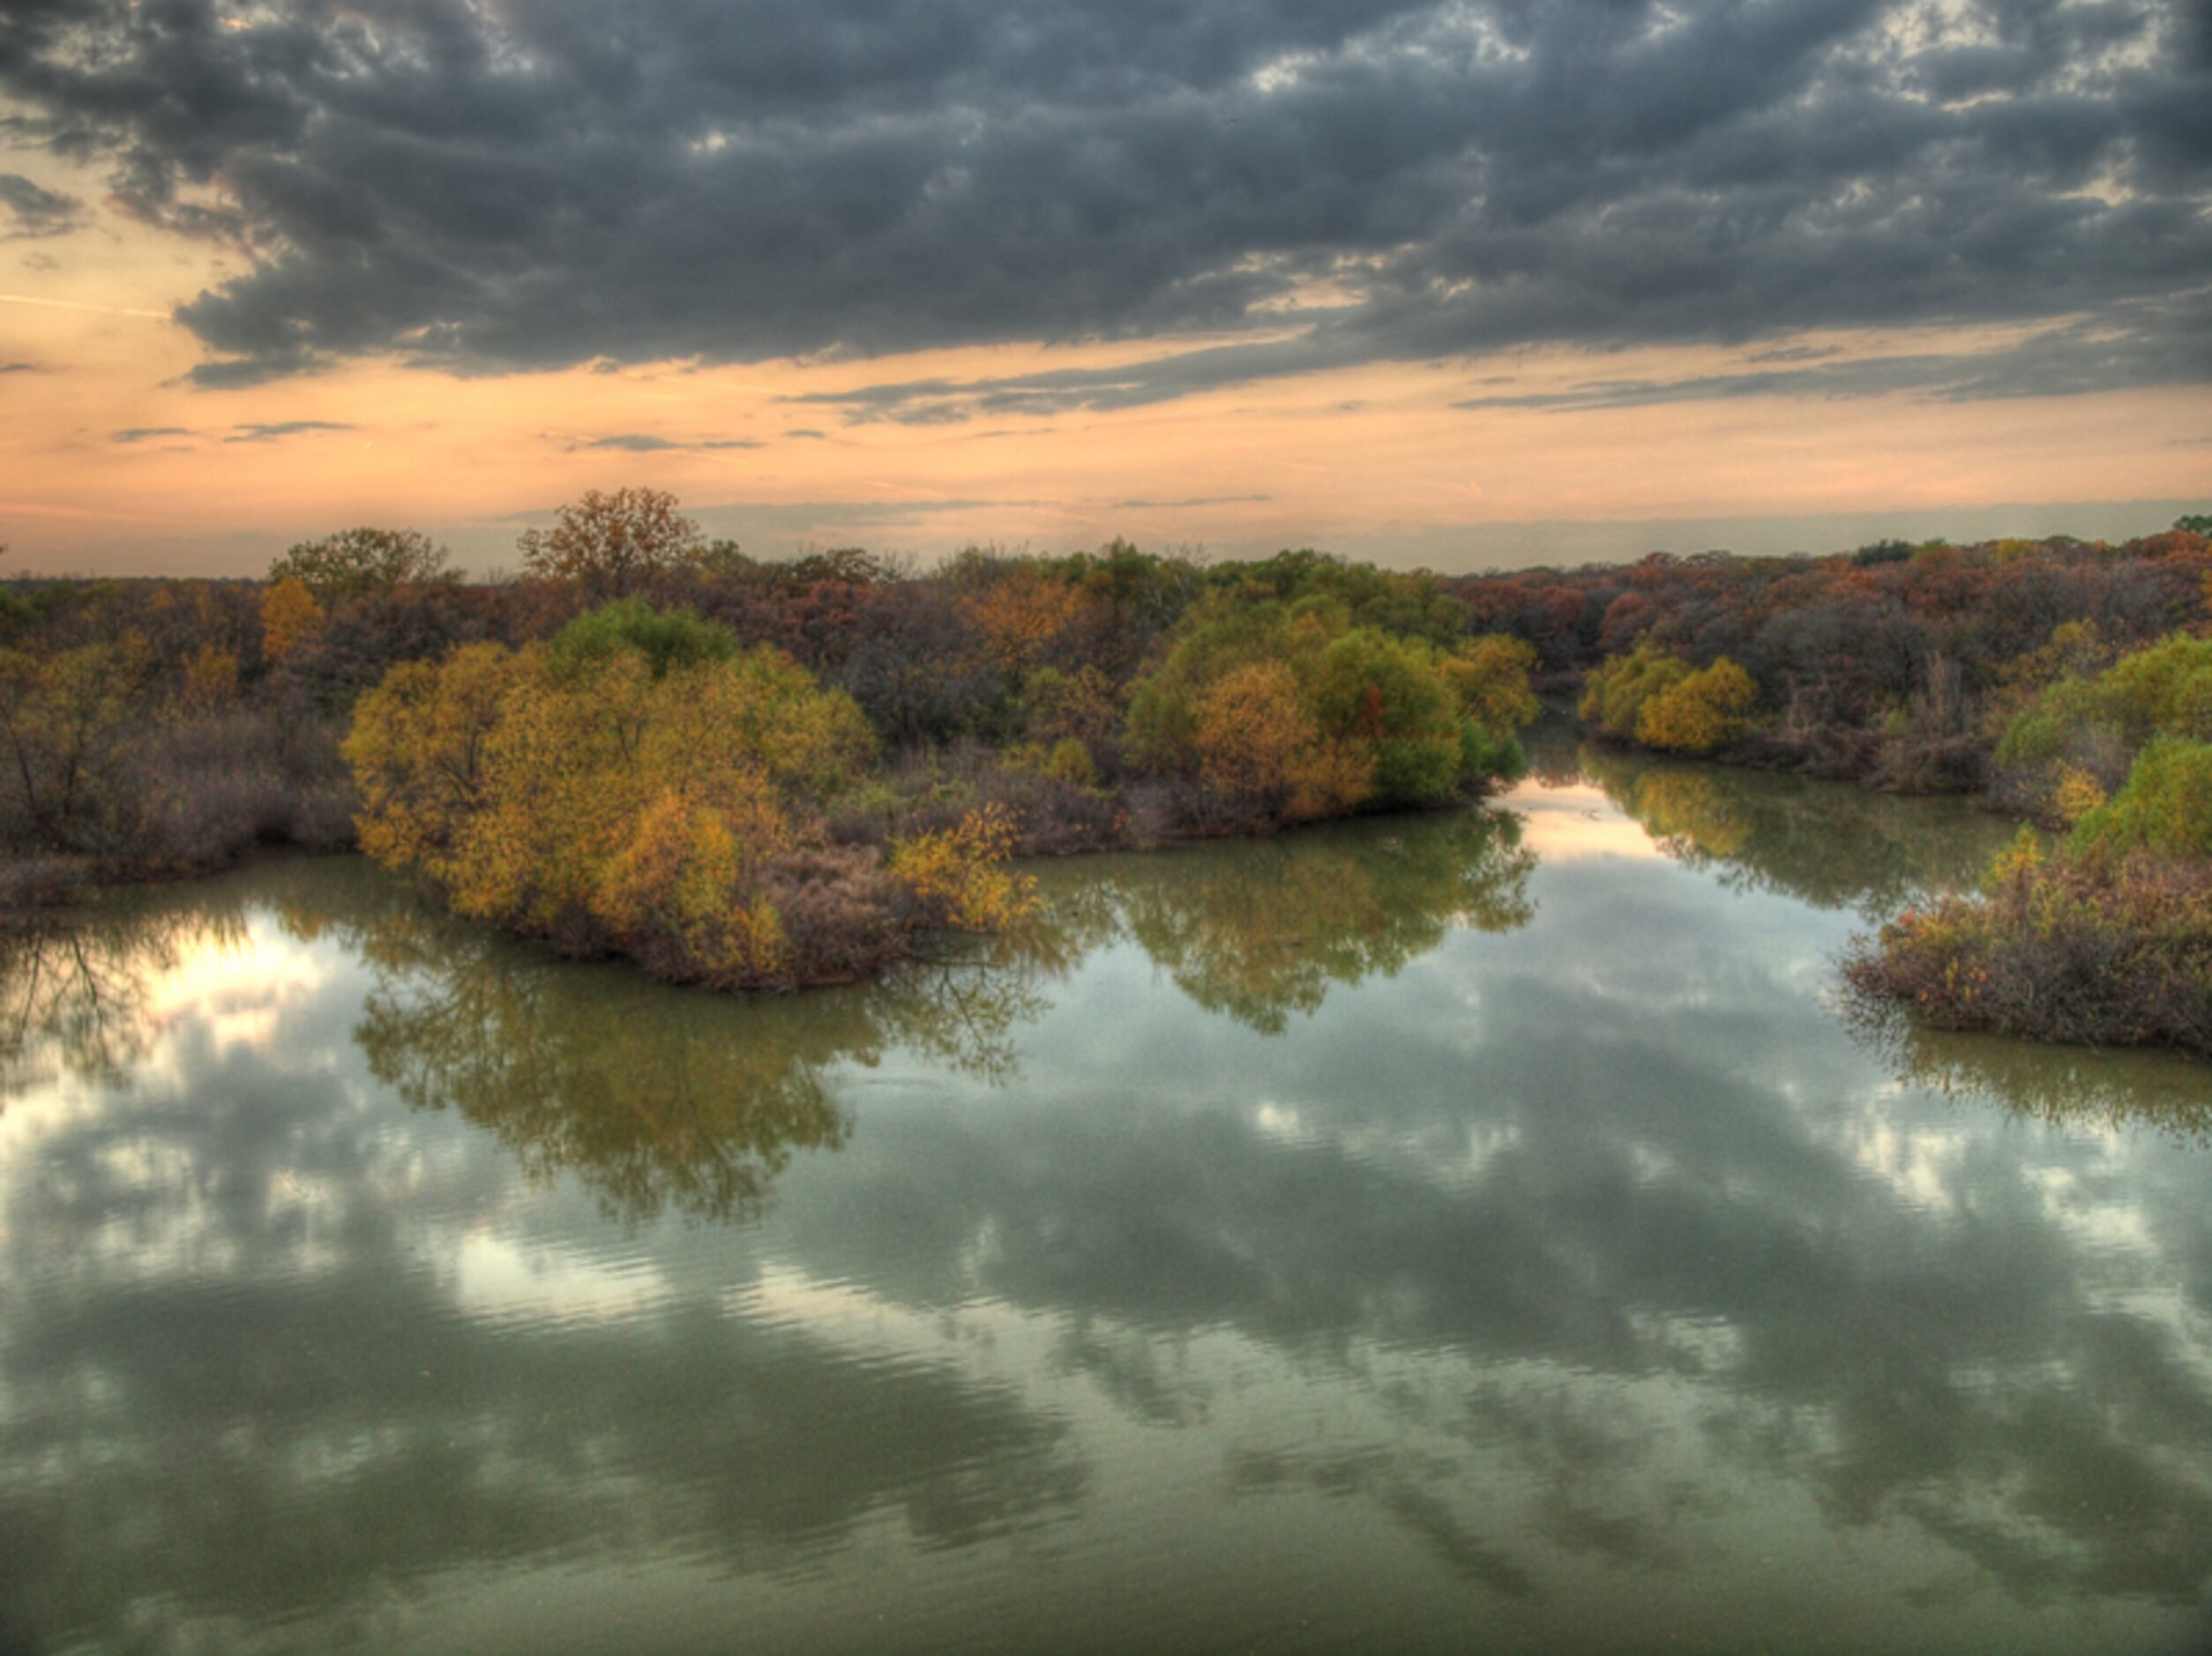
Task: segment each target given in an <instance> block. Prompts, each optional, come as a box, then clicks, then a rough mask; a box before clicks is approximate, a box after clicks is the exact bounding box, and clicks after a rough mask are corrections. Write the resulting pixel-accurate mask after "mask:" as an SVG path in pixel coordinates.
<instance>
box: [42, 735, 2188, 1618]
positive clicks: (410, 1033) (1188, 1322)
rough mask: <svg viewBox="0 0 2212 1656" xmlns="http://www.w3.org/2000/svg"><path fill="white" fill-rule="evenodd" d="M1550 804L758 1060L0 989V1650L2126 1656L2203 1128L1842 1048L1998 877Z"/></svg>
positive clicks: (781, 1039)
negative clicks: (1854, 937) (1931, 936)
mask: <svg viewBox="0 0 2212 1656" xmlns="http://www.w3.org/2000/svg"><path fill="white" fill-rule="evenodd" d="M1594 764H1595V772H1584V773H1581V774H1575V773H1573V772H1572V769H1571V766H1569V765H1566V763H1564V762H1562V763H1558V764H1555V766H1554V768H1553V769H1552V771H1551V772H1550V774H1551V780H1550V781H1549V782H1547V783H1543V784H1533V785H1531V786H1529V787H1526V788H1524V789H1522V790H1521V792H1520V793H1519V794H1516V795H1515V796H1514V797H1513V799H1512V800H1511V801H1510V802H1508V809H1506V810H1505V811H1501V812H1498V813H1491V814H1486V815H1474V816H1461V817H1426V818H1420V819H1399V820H1393V821H1387V822H1377V823H1371V824H1359V825H1356V826H1351V827H1346V828H1341V829H1334V830H1327V831H1319V832H1311V833H1306V834H1301V835H1297V836H1293V837H1289V838H1286V839H1282V840H1280V841H1276V842H1272V843H1267V844H1257V845H1223V846H1215V847H1203V848H1197V849H1191V850H1184V851H1177V852H1173V853H1169V854H1161V855H1157V856H1153V857H1147V858H1136V857H1115V858H1103V859H1092V860H1086V861H1080V862H1067V863H1064V864H1058V865H1054V866H1050V867H1048V868H1046V869H1043V870H1042V876H1043V879H1044V882H1045V884H1046V886H1047V888H1048V890H1049V891H1050V894H1051V896H1052V897H1053V899H1054V902H1055V915H1056V918H1055V921H1054V923H1053V924H1052V925H1051V926H1050V927H1049V928H1047V929H1045V930H1044V932H1043V933H1042V935H1040V936H1037V937H1036V938H1035V939H1033V940H1032V941H1031V942H1030V943H1029V944H1028V945H1027V946H1026V947H1025V948H1024V949H1022V950H1021V951H1020V952H1019V953H1018V954H1015V955H1013V956H1010V957H1008V958H1005V959H998V960H995V961H981V960H974V959H950V960H945V961H942V962H938V963H936V964H933V965H930V966H926V967H923V968H922V969H920V970H918V971H916V972H915V973H912V974H911V975H909V976H908V977H907V978H906V979H904V980H902V981H900V982H898V983H896V984H893V985H890V986H886V987H883V988H875V989H867V990H855V991H849V992H848V991H837V992H828V993H822V994H818V995H812V996H803V997H799V998H796V999H791V1000H787V1001H782V1002H777V1003H755V1004H746V1003H737V1002H732V1001H725V1000H718V999H714V998H713V997H709V996H700V995H695V994H686V993H680V992H672V991H669V990H665V989H660V988H654V987H653V986H651V985H648V984H646V983H644V982H642V981H639V979H638V978H636V977H635V976H634V975H633V974H631V973H629V972H627V971H625V970H624V969H622V968H620V967H615V966H564V965H557V964H553V963H550V962H548V961H546V960H544V959H542V958H540V957H538V956H536V955H534V954H533V953H532V952H530V951H527V950H522V949H518V948H514V947H511V946H508V945H504V944H497V943H495V942H493V941H491V940H489V939H488V938H486V937H485V936H482V934H480V933H478V932H475V931H474V930H472V929H468V928H467V927H463V926H457V925H455V924H452V923H451V922H449V921H443V920H441V919H438V918H437V917H436V916H435V915H433V914H430V912H428V911H426V910H425V909H424V907H423V906H422V905H421V904H420V903H419V902H417V901H416V900H415V899H413V898H411V897H410V896H409V895H408V893H407V891H405V890H404V889H403V888H401V887H400V886H398V885H396V884H393V883H392V882H390V881H388V880H386V879H385V878H384V877H382V876H379V875H377V873H375V872H374V871H373V870H371V869H368V868H366V867H365V866H363V865H362V864H360V863H357V862H280V863H274V864H271V865H267V866H265V867H261V868H258V869H252V870H250V871H248V872H245V873H243V874H241V875H239V876H235V877H232V878H228V879H226V880H221V881H217V882H213V883H210V884H201V885H197V886H192V887H190V888H183V889H180V890H176V891H167V892H155V893H144V894H139V895H138V896H137V897H134V898H133V899H131V900H129V901H127V902H123V903H118V904H116V905H115V906H113V907H112V909H111V910H110V911H109V912H108V914H107V915H106V917H105V918H104V919H103V920H102V921H101V922H100V923H98V924H95V925H92V926H88V927H86V928H85V929H82V930H80V931H78V932H77V933H75V934H73V935H71V936H67V937H64V938H60V939H56V940H52V941H50V942H49V943H48V944H45V945H43V946H41V948H39V949H37V950H34V951H17V952H16V953H15V954H14V955H12V956H11V957H9V958H8V959H7V961H6V964H5V965H4V966H0V1018H4V1019H5V1020H6V1023H5V1025H4V1032H5V1033H0V1044H4V1043H6V1042H8V1041H12V1043H13V1045H14V1048H15V1049H14V1050H13V1052H12V1053H11V1054H10V1055H9V1056H7V1058H6V1059H5V1062H4V1065H0V1103H4V1113H0V1652H6V1656H22V1653H24V1652H41V1653H44V1652H63V1651H73V1650H78V1649H91V1650H126V1651H137V1650H148V1651H172V1650H177V1651H200V1650H206V1651H225V1652H228V1651H252V1650H287V1651H291V1650H298V1651H317V1652H321V1651H337V1650H349V1649H355V1648H362V1649H375V1650H395V1651H426V1652H447V1651H450V1652H508V1651H512V1652H568V1651H573V1652H597V1651H616V1650H620V1651H626V1652H627V1651H724V1650H737V1649H761V1650H796V1649H852V1650H863V1649H864V1650H875V1649H882V1648H922V1647H934V1648H941V1649H947V1650H960V1651H969V1650H990V1649H1013V1650H1040V1649H1053V1650H1059V1649H1071V1650H1086V1649H1108V1650H1113V1649H1119V1650H1144V1651H1164V1650H1183V1649H1207V1650H1212V1649H1253V1650H1266V1651H1276V1650H1283V1649H1298V1648H1315V1649H1351V1648H1360V1649H1372V1650H1414V1649H1424V1648H1427V1649H1447V1650H1468V1649H1478V1648H1479V1649H1491V1650H1529V1649H1533V1650H1571V1651H1646V1650H1652V1649H1663V1648H1670V1647H1678V1648H1681V1649H1685V1650H1702V1651H1737V1650H1745V1651H1748V1650H1786V1651H1792V1652H1799V1651H1900V1650H1989V1651H2005V1652H2024V1651H2054V1652H2056V1651H2063V1652H2087V1651H2122V1652H2125V1651H2134V1650H2163V1649H2168V1648H2171V1649H2177V1650H2178V1649H2186V1648H2193V1647H2194V1645H2195V1643H2196V1642H2197V1641H2199V1640H2201V1638H2202V1637H2204V1636H2205V1634H2206V1632H2207V1630H2208V1628H2212V1622H2208V1620H2207V1618H2206V1606H2205V1598H2204V1595H2205V1593H2206V1592H2207V1588H2208V1584H2212V1152H2208V1151H2207V1150H2206V1148H2205V1147H2204V1144H2203V1140H2204V1138H2205V1130H2206V1127H2207V1124H2208V1123H2212V1107H2208V1105H2207V1102H2206V1099H2207V1095H2208V1093H2212V1073H2208V1072H2207V1071H2206V1070H2202V1069H2199V1068H2193V1067H2191V1066H2188V1065H2186V1064H2177V1063H2166V1062H2160V1061H2155V1060H2144V1059H2141V1058H2137V1059H2120V1058H2115V1057H2103V1058H2099V1057H2094V1056H2081V1055H2078V1054H2067V1053H2062V1052H2058V1051H2053V1050H2049V1049H2040V1048H2029V1047H2023V1046H2018V1045H2014V1044H2010V1043H2006V1042H2001V1041H1963V1040H1956V1039H1953V1040H1938V1039H1930V1038H1926V1037H1921V1038H1918V1039H1915V1038H1913V1037H1911V1036H1909V1034H1901V1033H1899V1032H1896V1031H1894V1030H1893V1031H1891V1032H1888V1033H1887V1034H1886V1035H1885V1034H1883V1033H1881V1032H1871V1033H1869V1032H1857V1031H1854V1029H1853V1028H1851V1027H1850V1026H1849V1025H1848V1023H1847V1021H1846V1020H1845V1018H1843V1017H1842V1016H1841V1014H1840V1013H1839V1011H1838V1010H1837V1008H1836V1007H1835V1004H1834V1003H1833V1002H1832V1000H1831V998H1830V988H1831V983H1832V975H1831V970H1830V963H1831V959H1832V956H1833V954H1834V952H1835V951H1836V950H1837V949H1838V948H1840V947H1841V945H1842V943H1843V942H1844V940H1845V939H1846V938H1847V937H1848V936H1850V934H1851V933H1852V932H1853V931H1854V930H1856V929H1862V928H1863V927H1864V926H1865V924H1866V923H1867V917H1868V916H1869V915H1871V914H1879V913H1881V912H1884V911H1886V910H1887V908H1889V907H1891V906H1894V905H1895V904H1896V903H1898V902H1900V901H1901V900H1902V899H1903V898H1904V897H1905V896H1906V894H1907V893H1908V892H1909V891H1910V890H1911V889H1912V888H1913V886H1914V885H1915V884H1916V883H1917V882H1919V881H1923V880H1926V879H1931V878H1943V877H1951V876H1962V875H1967V874H1970V872H1971V871H1972V870H1973V869H1975V868H1977V866H1978V865H1979V864H1980V862H1982V861H1983V860H1984V858H1985V857H1986V856H1987V854H1989V853H1990V851H1991V850H1992V848H1993V847H1994V846H1995V845H1996V844H1997V843H1999V842H2001V841H2002V839H2004V837H2005V834H2006V830H2005V828H2004V827H2003V825H2002V824H1994V823H1992V822H1990V821H1987V820H1986V819H1984V818H1981V817H1977V816H1975V815H1974V814H1973V813H1971V812H1969V811H1967V810H1964V809H1957V808H1954V807H1950V806H1946V805H1942V804H1936V803H1930V802H1909V801H1907V802H1901V801H1894V800H1883V799H1876V798H1870V797H1868V796H1865V795H1863V794H1857V793H1855V792H1852V791H1850V790H1846V789H1839V788H1827V787H1815V786H1806V785H1799V784H1791V783H1787V782H1782V781H1777V780H1768V779H1760V778H1754V777H1746V776H1741V775H1731V774H1728V773H1725V772H1707V771H1701V770H1697V769H1693V768H1684V767H1672V768H1668V767H1655V766H1650V765H1640V764H1637V763H1633V762H1630V761H1626V760H1622V759H1619V758H1612V759H1609V760H1604V761H1602V762H1596V761H1594Z"/></svg>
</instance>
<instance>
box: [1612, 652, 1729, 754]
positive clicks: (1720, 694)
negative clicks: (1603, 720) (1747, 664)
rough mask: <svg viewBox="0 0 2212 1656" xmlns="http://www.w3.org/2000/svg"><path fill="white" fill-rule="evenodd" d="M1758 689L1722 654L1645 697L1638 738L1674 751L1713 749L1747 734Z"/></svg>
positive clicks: (1652, 745)
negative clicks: (1750, 714) (1706, 664)
mask: <svg viewBox="0 0 2212 1656" xmlns="http://www.w3.org/2000/svg"><path fill="white" fill-rule="evenodd" d="M1758 693H1759V692H1758V687H1757V686H1756V685H1754V684H1753V683H1752V678H1751V675H1750V674H1748V673H1746V672H1745V671H1744V669H1743V668H1740V667H1738V666H1737V665H1736V663H1735V662H1733V661H1731V660H1729V659H1728V658H1727V657H1726V656H1723V657H1721V658H1720V659H1719V660H1716V661H1715V662H1714V663H1713V665H1712V666H1711V667H1708V668H1704V669H1703V670H1702V671H1700V672H1696V673H1691V674H1689V675H1686V676H1685V677H1683V678H1680V679H1678V680H1677V681H1676V682H1675V683H1671V684H1670V685H1668V686H1667V687H1666V688H1664V689H1663V690H1660V691H1659V692H1658V693H1657V694H1656V695H1654V696H1653V697H1651V698H1650V699H1649V700H1648V701H1646V702H1645V703H1644V704H1643V705H1642V706H1641V708H1640V710H1639V711H1638V712H1637V714H1636V740H1637V741H1639V742H1642V743H1644V745H1645V746H1647V747H1652V748H1663V749H1665V750H1668V751H1670V752H1674V753H1710V752H1712V751H1713V750H1714V749H1715V748H1717V747H1720V746H1722V745H1723V744H1724V743H1726V742H1733V741H1734V740H1736V738H1737V736H1739V735H1742V734H1743V732H1744V727H1745V717H1744V716H1745V714H1746V713H1748V712H1750V711H1751V705H1752V702H1753V701H1754V700H1755V699H1756V698H1757V697H1758Z"/></svg>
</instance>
